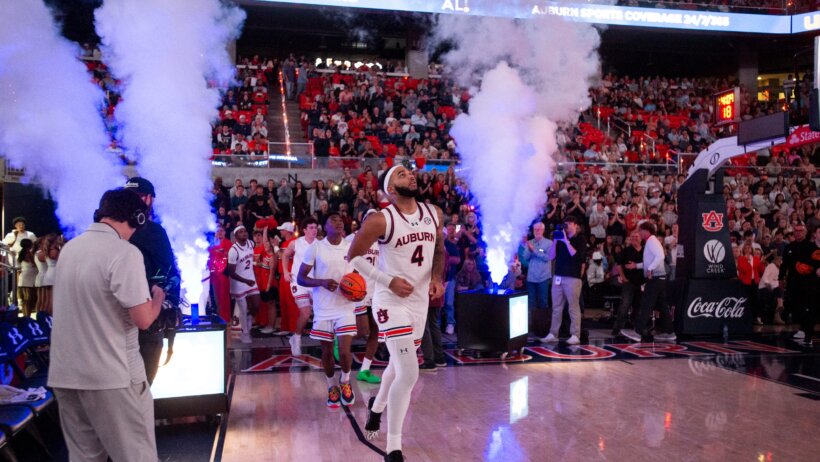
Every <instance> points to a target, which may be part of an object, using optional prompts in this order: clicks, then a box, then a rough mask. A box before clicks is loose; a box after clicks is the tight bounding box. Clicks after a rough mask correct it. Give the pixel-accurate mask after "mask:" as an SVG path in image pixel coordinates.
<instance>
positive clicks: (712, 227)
mask: <svg viewBox="0 0 820 462" xmlns="http://www.w3.org/2000/svg"><path fill="white" fill-rule="evenodd" d="M701 216H703V229H705V230H706V231H709V232H711V233H714V232H716V231H720V230H721V229H723V214H722V213H717V212H715V211H714V210H710V211H709V213H702V214H701Z"/></svg>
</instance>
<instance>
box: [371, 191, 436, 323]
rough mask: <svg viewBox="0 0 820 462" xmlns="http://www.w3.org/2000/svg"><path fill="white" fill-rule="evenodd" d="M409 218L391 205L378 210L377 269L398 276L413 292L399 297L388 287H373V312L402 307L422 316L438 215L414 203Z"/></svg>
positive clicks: (434, 244)
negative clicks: (381, 230)
mask: <svg viewBox="0 0 820 462" xmlns="http://www.w3.org/2000/svg"><path fill="white" fill-rule="evenodd" d="M416 206H417V210H416V213H415V214H414V215H412V216H407V215H404V214H402V213H401V212H400V211H399V210H398V208H396V206H395V205H394V204H390V205H389V206H387V207H385V208H384V209H382V210H381V211H380V212H379V213H381V214H382V215H384V219H385V224H386V226H385V231H384V236H382V238H381V239H379V241H378V243H379V269H380V270H381V271H383V272H385V273H387V274H388V275H390V276H392V277H396V276H398V277H401V278H404V279H406V280H407V282H409V283H410V285H411V286H413V287H414V290H413V293H411V294H410V295H409V296H408V297H406V298H402V297H399V296H398V295H396V294H394V293H393V291H391V290H390V288H389V287H388V286H383V285H380V284H376V291H375V292H374V294H373V309H374V312H375V309H376V308H377V307H378V308H393V307H399V306H400V307H404V308H406V309H408V310H410V311H412V312H413V313H417V314H419V315H422V314H423V315H425V316H426V313H427V307H428V306H429V299H430V296H429V290H430V275H431V274H432V270H433V256H434V255H435V252H436V234H437V233H438V216H437V215H436V211H435V208H434V207H431V206H428V205H427V204H425V203H420V202H417V203H416Z"/></svg>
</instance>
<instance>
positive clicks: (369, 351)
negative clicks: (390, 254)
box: [345, 209, 382, 383]
mask: <svg viewBox="0 0 820 462" xmlns="http://www.w3.org/2000/svg"><path fill="white" fill-rule="evenodd" d="M374 213H378V212H376V210H374V209H370V210H368V211H367V212H366V213H365V214H364V218H362V221H364V220H366V219H367V217H369V216H370V215H372V214H374ZM355 236H356V235H355V234H351V235H349V236H347V237H346V238H345V240H346V241H348V242H353V238H354V237H355ZM364 258H365V260H367V261H368V263H370V264H371V265H373V266H376V264H377V263H378V259H379V244H378V243H377V242H373V245H371V246H370V248H369V249H367V254H365V255H364ZM365 282H366V285H367V295H366V296H365V298H364V300H362V301H361V302H358V303H357V304H356V331H357V332H358V333H359V336H360V337H362V338H365V339H367V344H366V345H365V348H364V361H362V368H361V369H359V374H358V375H357V376H356V379H358V380H361V381H363V382H367V383H381V381H382V379H381V378H379V376H378V375H373V373H372V372H370V366H371V364H373V357H374V356H375V355H376V350H377V349H378V347H379V326H378V324H376V318H374V317H373V312H372V306H373V292H374V290H375V288H376V283H375V282H374V281H372V280H368V279H366V278H365Z"/></svg>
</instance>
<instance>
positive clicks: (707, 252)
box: [703, 239, 726, 264]
mask: <svg viewBox="0 0 820 462" xmlns="http://www.w3.org/2000/svg"><path fill="white" fill-rule="evenodd" d="M703 256H704V257H706V261H708V262H709V263H712V264H718V263H721V262H723V260H724V259H725V258H726V247H724V246H723V244H722V243H721V242H720V241H718V240H717V239H712V240H711V241H709V242H707V243H706V245H705V246H703Z"/></svg>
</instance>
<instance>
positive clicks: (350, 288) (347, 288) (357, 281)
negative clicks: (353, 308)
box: [339, 273, 367, 302]
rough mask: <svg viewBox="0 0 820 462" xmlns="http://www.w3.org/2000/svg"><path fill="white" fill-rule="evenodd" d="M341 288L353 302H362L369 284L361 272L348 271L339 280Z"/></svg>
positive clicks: (343, 293) (345, 295)
mask: <svg viewBox="0 0 820 462" xmlns="http://www.w3.org/2000/svg"><path fill="white" fill-rule="evenodd" d="M339 290H340V291H341V292H342V295H344V297H345V298H346V299H348V300H350V301H351V302H360V301H362V300H364V297H365V296H366V295H367V284H366V283H365V282H364V278H363V277H362V275H361V274H359V273H348V274H345V275H344V276H342V280H341V281H339Z"/></svg>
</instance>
